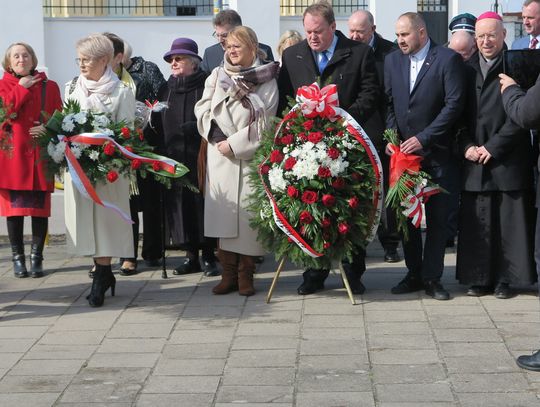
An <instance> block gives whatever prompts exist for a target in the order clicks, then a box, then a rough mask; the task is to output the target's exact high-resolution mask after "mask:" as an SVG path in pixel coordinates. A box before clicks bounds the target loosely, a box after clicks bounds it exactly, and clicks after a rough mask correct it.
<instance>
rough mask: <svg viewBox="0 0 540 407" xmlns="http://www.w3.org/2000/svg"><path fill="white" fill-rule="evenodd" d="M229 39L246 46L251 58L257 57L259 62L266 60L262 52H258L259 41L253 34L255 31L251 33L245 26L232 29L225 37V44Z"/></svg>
mask: <svg viewBox="0 0 540 407" xmlns="http://www.w3.org/2000/svg"><path fill="white" fill-rule="evenodd" d="M230 39H236V40H238V41H240V42H241V43H242V44H244V45H246V46H247V47H248V49H249V50H250V51H251V52H252V54H253V58H255V57H256V56H258V57H259V59H261V60H264V59H266V55H265V54H264V52H263V51H261V50H259V40H258V39H257V34H255V31H253V30H252V29H251V28H249V27H246V26H245V25H240V26H238V27H234V28H233V29H232V30H231V31H230V32H229V34H228V35H227V39H226V40H225V44H227V42H229V40H230Z"/></svg>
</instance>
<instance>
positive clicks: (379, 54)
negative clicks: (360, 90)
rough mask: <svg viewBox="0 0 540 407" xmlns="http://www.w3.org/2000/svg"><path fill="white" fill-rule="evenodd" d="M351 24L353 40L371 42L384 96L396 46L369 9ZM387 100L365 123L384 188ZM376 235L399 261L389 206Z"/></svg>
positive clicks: (388, 259) (387, 253)
mask: <svg viewBox="0 0 540 407" xmlns="http://www.w3.org/2000/svg"><path fill="white" fill-rule="evenodd" d="M347 24H348V26H349V38H350V39H351V40H353V41H359V42H362V43H364V44H366V45H369V46H370V47H371V48H372V49H373V54H374V56H375V67H376V68H377V75H378V77H379V84H380V88H381V96H382V95H384V58H385V57H386V55H387V54H389V53H390V52H392V51H395V50H396V49H397V45H396V44H394V43H393V42H390V41H388V40H385V39H384V38H383V37H381V36H380V35H379V34H377V32H376V31H375V29H376V26H375V20H374V18H373V15H372V14H371V13H370V12H369V11H366V10H358V11H355V12H354V13H353V14H351V16H350V17H349V21H348V22H347ZM387 104H388V102H387V100H386V98H385V97H381V101H380V103H379V108H378V109H377V113H375V114H373V115H372V116H371V117H370V119H369V120H368V121H367V123H366V125H365V129H366V131H367V132H368V134H369V137H370V138H371V140H372V141H373V143H374V144H375V147H377V151H378V153H379V156H380V157H381V161H382V164H383V171H384V189H385V193H386V191H387V190H388V171H387V170H388V165H389V159H388V156H387V155H386V154H384V143H383V136H382V135H383V133H384V129H385V122H384V121H385V118H386V106H387ZM377 235H378V237H379V241H380V242H381V245H382V247H383V248H384V261H386V262H387V263H396V262H398V261H400V260H401V259H400V257H399V254H398V252H397V247H398V245H399V234H398V231H397V224H396V216H395V214H394V212H393V211H392V210H390V209H387V210H384V211H383V213H382V219H381V225H380V226H379V229H378V230H377Z"/></svg>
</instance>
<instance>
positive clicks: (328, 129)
mask: <svg viewBox="0 0 540 407" xmlns="http://www.w3.org/2000/svg"><path fill="white" fill-rule="evenodd" d="M334 130H335V129H334V128H333V127H332V126H330V127H327V128H326V131H327V132H328V133H331V132H333V131H334Z"/></svg>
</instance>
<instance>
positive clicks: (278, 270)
mask: <svg viewBox="0 0 540 407" xmlns="http://www.w3.org/2000/svg"><path fill="white" fill-rule="evenodd" d="M286 260H287V256H283V257H282V258H281V260H280V261H279V264H278V267H277V269H276V272H275V273H274V278H273V279H272V284H271V285H270V289H269V290H268V294H267V295H266V303H267V304H268V303H269V302H270V300H271V299H272V294H273V293H274V289H275V288H276V283H277V281H278V279H279V275H280V274H281V270H283V265H284V264H285V261H286ZM339 271H340V274H341V278H342V279H343V284H344V285H345V289H346V290H347V294H348V295H349V299H350V300H351V303H352V305H356V300H355V299H354V295H353V293H352V291H351V286H350V285H349V280H347V275H346V274H345V270H343V266H342V265H341V262H339Z"/></svg>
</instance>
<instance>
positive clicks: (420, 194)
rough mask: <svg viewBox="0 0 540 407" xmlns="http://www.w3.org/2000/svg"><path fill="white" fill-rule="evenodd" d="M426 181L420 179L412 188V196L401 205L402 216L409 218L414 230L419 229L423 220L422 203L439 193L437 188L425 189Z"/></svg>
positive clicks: (408, 196)
mask: <svg viewBox="0 0 540 407" xmlns="http://www.w3.org/2000/svg"><path fill="white" fill-rule="evenodd" d="M426 185H427V179H425V178H424V179H422V182H420V183H419V184H418V185H416V187H415V188H414V194H409V195H407V197H406V198H405V201H403V202H402V203H401V205H402V206H404V207H405V208H406V209H405V210H404V211H403V214H404V215H405V216H407V217H408V218H411V222H412V224H413V225H414V227H415V228H419V227H420V225H421V224H422V219H423V218H424V216H425V214H424V207H423V205H422V204H423V203H426V202H427V200H428V199H429V197H430V196H432V195H435V194H438V193H439V192H441V190H440V188H438V187H427V186H426Z"/></svg>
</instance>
